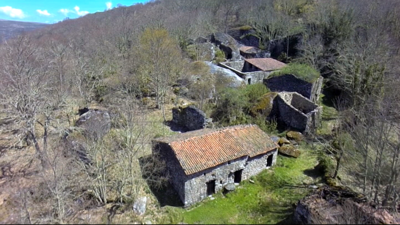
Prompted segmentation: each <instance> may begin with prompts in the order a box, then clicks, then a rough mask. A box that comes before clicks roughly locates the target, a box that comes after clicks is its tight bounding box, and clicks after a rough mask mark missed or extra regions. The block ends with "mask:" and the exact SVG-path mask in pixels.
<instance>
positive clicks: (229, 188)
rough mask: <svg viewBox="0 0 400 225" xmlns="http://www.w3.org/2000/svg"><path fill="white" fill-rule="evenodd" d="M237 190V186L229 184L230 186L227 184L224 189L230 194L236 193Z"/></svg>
mask: <svg viewBox="0 0 400 225" xmlns="http://www.w3.org/2000/svg"><path fill="white" fill-rule="evenodd" d="M235 188H236V186H235V184H234V183H229V184H227V185H225V186H224V189H225V190H226V191H228V192H229V191H234V190H235Z"/></svg>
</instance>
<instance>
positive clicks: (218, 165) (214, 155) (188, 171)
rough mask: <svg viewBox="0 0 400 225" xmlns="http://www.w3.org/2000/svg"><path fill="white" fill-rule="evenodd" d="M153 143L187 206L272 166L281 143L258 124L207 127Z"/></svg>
mask: <svg viewBox="0 0 400 225" xmlns="http://www.w3.org/2000/svg"><path fill="white" fill-rule="evenodd" d="M152 144H153V154H155V155H156V156H158V157H160V158H161V159H163V160H165V161H166V165H167V171H168V174H169V177H170V182H171V184H172V186H173V187H174V189H175V190H176V191H177V193H178V195H179V197H180V199H181V200H182V202H183V204H184V206H185V207H187V206H190V205H193V204H194V203H196V202H199V201H201V200H203V199H204V198H206V197H207V196H209V195H212V194H214V193H216V192H218V191H220V190H222V189H223V188H224V187H225V188H226V187H231V186H232V184H234V183H240V182H241V181H242V180H246V179H249V178H250V177H251V176H254V175H256V174H258V173H260V172H261V171H263V170H265V169H268V168H270V167H271V166H272V165H274V164H275V163H276V157H277V148H278V147H279V146H278V145H277V143H276V142H274V141H273V140H272V139H271V138H270V137H269V136H268V135H267V134H266V133H265V132H263V131H262V130H261V129H260V128H259V127H258V126H257V125H238V126H232V127H225V128H220V129H208V128H206V129H202V130H196V131H191V132H186V133H182V134H177V135H173V136H170V137H163V138H158V139H155V140H153V143H152ZM226 189H227V188H226Z"/></svg>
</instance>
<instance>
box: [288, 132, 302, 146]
mask: <svg viewBox="0 0 400 225" xmlns="http://www.w3.org/2000/svg"><path fill="white" fill-rule="evenodd" d="M286 137H287V138H288V139H289V140H295V141H296V142H297V143H300V142H301V141H302V140H303V139H304V136H303V134H302V133H300V132H297V131H289V132H287V133H286Z"/></svg>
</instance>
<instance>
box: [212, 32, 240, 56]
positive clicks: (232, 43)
mask: <svg viewBox="0 0 400 225" xmlns="http://www.w3.org/2000/svg"><path fill="white" fill-rule="evenodd" d="M210 40H211V42H212V43H214V44H215V45H217V46H219V48H220V49H221V50H222V51H224V52H225V56H226V59H230V60H239V59H240V58H241V57H240V51H239V44H238V43H237V41H236V40H235V39H234V38H233V37H232V36H230V35H229V34H226V33H221V32H217V33H214V34H212V35H211V37H210Z"/></svg>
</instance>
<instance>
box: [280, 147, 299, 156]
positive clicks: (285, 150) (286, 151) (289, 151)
mask: <svg viewBox="0 0 400 225" xmlns="http://www.w3.org/2000/svg"><path fill="white" fill-rule="evenodd" d="M278 151H279V153H280V154H283V155H286V156H291V157H294V158H297V157H299V156H300V154H301V152H300V151H299V150H297V149H296V148H295V147H294V146H293V145H292V144H288V145H282V146H281V147H279V149H278Z"/></svg>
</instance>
